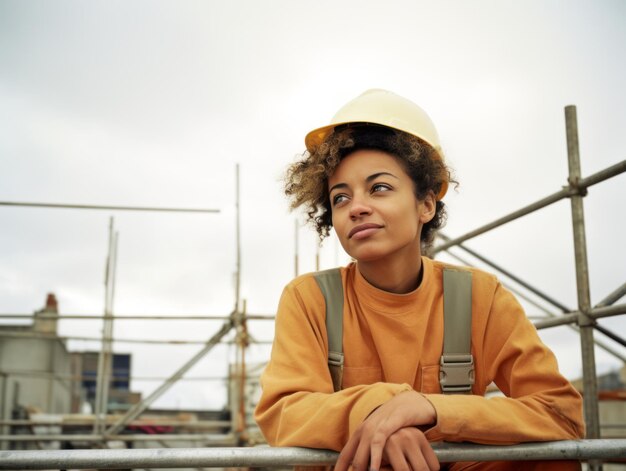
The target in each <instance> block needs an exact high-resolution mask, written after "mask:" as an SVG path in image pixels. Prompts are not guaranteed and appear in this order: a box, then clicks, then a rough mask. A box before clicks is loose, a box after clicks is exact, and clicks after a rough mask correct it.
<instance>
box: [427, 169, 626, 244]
mask: <svg viewBox="0 0 626 471" xmlns="http://www.w3.org/2000/svg"><path fill="white" fill-rule="evenodd" d="M624 172H626V160H622V161H621V162H619V163H617V164H615V165H611V166H610V167H608V168H606V169H604V170H601V171H599V172H597V173H594V174H593V175H590V176H588V177H587V178H582V179H581V178H580V176H579V179H578V180H577V185H576V187H575V188H572V187H571V186H570V187H565V188H563V189H561V190H559V191H557V192H556V193H552V194H551V195H548V196H546V197H545V198H542V199H540V200H539V201H536V202H534V203H531V204H529V205H528V206H525V207H523V208H521V209H518V210H517V211H513V212H512V213H510V214H507V215H506V216H503V217H501V218H500V219H496V220H495V221H493V222H490V223H488V224H485V225H484V226H481V227H479V228H478V229H474V230H473V231H470V232H468V233H467V234H464V235H462V236H459V237H457V238H455V239H452V240H450V241H448V242H445V243H443V244H440V245H438V246H437V247H434V248H433V249H431V251H430V253H431V255H433V256H434V255H435V254H437V253H439V252H441V251H442V250H446V249H448V248H450V247H453V246H455V245H458V244H460V243H461V242H465V241H467V240H469V239H473V238H474V237H476V236H479V235H481V234H484V233H485V232H489V231H490V230H492V229H495V228H496V227H500V226H503V225H504V224H506V223H508V222H511V221H514V220H515V219H519V218H521V217H522V216H526V215H527V214H530V213H532V212H534V211H537V210H539V209H542V208H545V207H546V206H549V205H551V204H553V203H556V202H557V201H560V200H562V199H564V198H567V197H571V196H573V195H577V194H579V192H580V189H584V188H588V187H590V186H592V185H595V184H596V183H600V182H603V181H604V180H607V179H609V178H611V177H614V176H615V175H619V174H620V173H624Z"/></svg>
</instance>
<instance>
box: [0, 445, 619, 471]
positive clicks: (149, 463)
mask: <svg viewBox="0 0 626 471" xmlns="http://www.w3.org/2000/svg"><path fill="white" fill-rule="evenodd" d="M433 448H434V450H435V454H436V455H437V458H438V459H439V461H440V462H442V463H449V462H455V461H498V460H508V461H528V460H590V459H594V460H595V459H604V460H606V459H609V458H610V459H625V458H626V439H605V440H570V441H559V442H546V443H526V444H521V445H511V446H489V445H474V444H448V443H446V444H435V445H434V446H433ZM337 456H338V454H337V453H336V452H334V451H329V450H313V449H307V448H273V447H257V448H178V449H176V448H163V449H143V450H141V449H132V450H45V451H40V450H37V451H0V469H15V470H17V469H70V468H73V469H76V468H107V469H123V468H144V469H145V468H239V467H287V466H297V465H301V466H312V465H331V464H334V463H335V460H336V459H337Z"/></svg>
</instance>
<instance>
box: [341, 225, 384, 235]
mask: <svg viewBox="0 0 626 471" xmlns="http://www.w3.org/2000/svg"><path fill="white" fill-rule="evenodd" d="M381 227H383V226H381V225H380V224H373V223H367V224H360V225H358V226H356V227H353V228H352V230H351V231H350V232H349V233H348V239H352V237H354V236H355V235H356V236H357V238H360V237H359V235H360V236H368V235H370V234H371V233H374V232H375V230H376V229H380V228H381ZM357 234H359V235H357Z"/></svg>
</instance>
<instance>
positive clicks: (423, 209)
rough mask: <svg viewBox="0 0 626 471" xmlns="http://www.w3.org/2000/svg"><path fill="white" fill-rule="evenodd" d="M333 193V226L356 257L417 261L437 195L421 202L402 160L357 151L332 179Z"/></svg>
mask: <svg viewBox="0 0 626 471" xmlns="http://www.w3.org/2000/svg"><path fill="white" fill-rule="evenodd" d="M328 188H329V197H330V204H331V208H332V221H333V227H334V228H335V232H337V235H338V237H339V240H340V242H341V245H342V246H343V248H344V250H345V251H346V252H347V253H348V254H349V255H350V256H351V257H352V258H354V259H355V260H357V261H359V262H372V261H380V260H385V259H386V257H389V259H391V258H393V257H402V258H404V259H405V260H417V258H418V257H419V256H420V254H421V250H420V234H421V232H422V227H423V225H424V224H425V223H427V222H428V221H430V220H431V219H432V218H433V216H434V214H435V198H434V195H433V194H432V193H431V194H429V195H428V196H427V197H426V198H425V199H424V200H423V201H418V200H417V198H416V197H415V192H414V184H413V180H411V178H410V177H409V176H408V175H407V173H406V172H405V171H404V168H403V166H402V164H401V163H400V162H399V161H398V160H397V158H396V157H394V156H392V155H390V154H388V153H386V152H383V151H379V150H358V151H356V152H353V153H352V154H350V155H348V156H347V157H346V158H344V159H343V160H342V161H341V163H340V164H339V166H338V167H337V169H336V170H335V173H334V174H333V175H332V176H331V177H330V178H329V179H328ZM402 258H401V259H402Z"/></svg>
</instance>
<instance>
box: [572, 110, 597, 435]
mask: <svg viewBox="0 0 626 471" xmlns="http://www.w3.org/2000/svg"><path fill="white" fill-rule="evenodd" d="M565 126H566V134H567V162H568V169H569V177H568V179H567V180H568V182H569V188H570V189H571V190H576V191H573V192H572V193H573V194H572V195H571V196H570V202H571V208H572V229H573V234H574V254H575V258H576V288H577V293H578V310H579V311H580V314H579V316H578V325H579V327H580V342H581V351H582V360H583V361H582V363H583V391H584V409H585V423H586V426H587V438H599V437H600V419H599V411H598V385H597V379H596V362H595V352H594V349H593V344H594V343H593V319H591V318H590V317H588V316H587V314H586V313H587V312H589V311H590V310H591V295H590V292H589V267H588V265H587V241H586V235H585V212H584V207H583V194H584V188H583V187H581V186H580V179H581V177H580V174H581V172H580V154H579V149H578V122H577V118H576V107H575V106H572V105H570V106H566V107H565Z"/></svg>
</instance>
